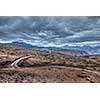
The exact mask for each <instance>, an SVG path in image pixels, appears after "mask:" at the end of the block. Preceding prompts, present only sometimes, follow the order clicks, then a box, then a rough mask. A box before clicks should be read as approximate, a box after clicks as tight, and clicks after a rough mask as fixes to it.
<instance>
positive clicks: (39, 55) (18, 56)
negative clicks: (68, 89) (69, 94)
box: [0, 46, 100, 83]
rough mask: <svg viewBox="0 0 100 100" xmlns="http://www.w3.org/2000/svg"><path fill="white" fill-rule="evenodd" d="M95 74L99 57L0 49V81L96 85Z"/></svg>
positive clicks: (99, 78)
mask: <svg viewBox="0 0 100 100" xmlns="http://www.w3.org/2000/svg"><path fill="white" fill-rule="evenodd" d="M15 65H16V66H15ZM99 72H100V55H87V56H81V57H80V56H79V57H76V56H70V55H66V54H61V53H57V52H49V51H48V52H47V51H39V50H27V49H22V48H21V49H20V48H16V47H3V46H2V47H0V82H4V83H6V82H9V83H21V82H22V83H26V82H32V83H34V82H43V83H47V82H49V83H54V82H57V83H61V82H63V83H95V82H96V83H97V82H100V73H99Z"/></svg>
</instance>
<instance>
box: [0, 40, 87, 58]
mask: <svg viewBox="0 0 100 100" xmlns="http://www.w3.org/2000/svg"><path fill="white" fill-rule="evenodd" d="M0 46H11V47H20V48H27V49H35V50H43V51H44V50H45V51H53V52H57V53H62V54H66V55H72V56H83V55H88V53H87V52H86V51H83V50H77V49H76V50H72V49H70V48H69V49H66V48H65V49H64V48H58V47H38V46H32V45H30V44H27V43H24V42H13V43H5V44H4V43H1V44H0Z"/></svg>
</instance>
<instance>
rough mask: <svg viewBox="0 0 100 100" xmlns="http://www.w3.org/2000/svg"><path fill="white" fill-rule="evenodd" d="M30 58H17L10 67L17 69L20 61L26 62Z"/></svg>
mask: <svg viewBox="0 0 100 100" xmlns="http://www.w3.org/2000/svg"><path fill="white" fill-rule="evenodd" d="M30 57H31V56H25V57H20V58H18V59H17V60H15V61H14V62H13V63H12V64H11V66H12V67H19V66H18V64H19V63H20V62H21V61H22V60H26V59H28V58H30Z"/></svg>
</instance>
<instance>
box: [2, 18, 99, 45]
mask: <svg viewBox="0 0 100 100" xmlns="http://www.w3.org/2000/svg"><path fill="white" fill-rule="evenodd" d="M12 41H20V42H26V43H30V44H32V45H37V46H58V47H60V46H64V45H98V44H100V17H99V16H98V17H95V16H91V17H89V16H88V17H87V16H84V17H83V16H81V17H80V16H75V17H71V16H67V17H66V16H64V17H61V16H58V17H54V16H52V17H49V16H48V17H42V16H41V17H40V16H38V17H37V16H34V17H32V16H20V17H13V16H9V17H4V16H2V17H0V42H1V43H7V42H12Z"/></svg>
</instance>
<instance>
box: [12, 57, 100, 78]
mask: <svg viewBox="0 0 100 100" xmlns="http://www.w3.org/2000/svg"><path fill="white" fill-rule="evenodd" d="M31 57H32V56H25V57H20V58H18V59H17V60H15V61H14V62H13V63H12V64H11V66H12V67H20V66H19V63H20V62H21V61H22V60H26V59H28V58H31ZM47 66H48V65H47ZM47 66H45V67H47ZM52 66H53V67H58V68H66V66H65V67H64V66H57V65H51V66H48V67H52ZM70 68H72V69H75V70H83V72H89V73H93V74H96V75H98V76H100V72H98V71H92V70H89V69H82V68H77V67H70Z"/></svg>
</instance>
